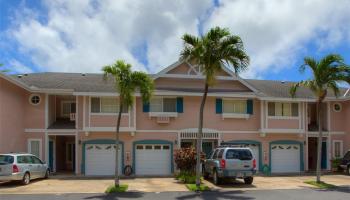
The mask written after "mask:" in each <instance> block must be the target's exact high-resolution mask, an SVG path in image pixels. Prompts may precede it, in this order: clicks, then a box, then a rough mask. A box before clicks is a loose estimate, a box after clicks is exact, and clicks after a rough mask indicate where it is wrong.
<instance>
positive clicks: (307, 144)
mask: <svg viewBox="0 0 350 200" xmlns="http://www.w3.org/2000/svg"><path fill="white" fill-rule="evenodd" d="M305 144H306V145H304V148H305V149H304V150H305V152H306V158H304V159H305V170H306V171H307V170H309V132H305Z"/></svg>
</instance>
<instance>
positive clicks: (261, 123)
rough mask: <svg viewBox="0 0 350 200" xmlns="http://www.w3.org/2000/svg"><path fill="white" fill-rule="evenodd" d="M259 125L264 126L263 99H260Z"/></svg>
mask: <svg viewBox="0 0 350 200" xmlns="http://www.w3.org/2000/svg"><path fill="white" fill-rule="evenodd" d="M260 127H261V128H262V129H263V128H265V127H264V101H260Z"/></svg>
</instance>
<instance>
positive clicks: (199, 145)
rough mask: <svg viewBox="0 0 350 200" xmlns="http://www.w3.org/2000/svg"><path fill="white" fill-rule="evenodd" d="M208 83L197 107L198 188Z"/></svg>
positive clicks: (197, 184) (198, 185)
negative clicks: (198, 107)
mask: <svg viewBox="0 0 350 200" xmlns="http://www.w3.org/2000/svg"><path fill="white" fill-rule="evenodd" d="M208 87H209V86H208V84H207V83H206V84H205V88H204V94H203V97H202V102H201V107H200V109H199V125H198V134H197V148H196V150H197V152H196V153H197V155H196V157H197V160H196V186H197V189H198V190H199V187H200V183H201V180H200V178H201V172H200V171H201V152H202V134H203V112H204V105H205V101H206V99H207V95H208Z"/></svg>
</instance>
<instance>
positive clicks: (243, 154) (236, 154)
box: [226, 149, 253, 160]
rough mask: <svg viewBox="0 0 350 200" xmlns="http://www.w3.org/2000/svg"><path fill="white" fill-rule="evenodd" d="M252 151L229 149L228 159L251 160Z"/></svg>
mask: <svg viewBox="0 0 350 200" xmlns="http://www.w3.org/2000/svg"><path fill="white" fill-rule="evenodd" d="M252 158H253V156H252V153H251V152H250V151H249V150H246V149H229V150H227V152H226V159H239V160H251V159H252Z"/></svg>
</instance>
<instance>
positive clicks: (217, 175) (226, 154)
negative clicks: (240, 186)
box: [203, 147, 256, 185]
mask: <svg viewBox="0 0 350 200" xmlns="http://www.w3.org/2000/svg"><path fill="white" fill-rule="evenodd" d="M255 173H256V159H255V158H254V157H253V154H252V151H251V150H250V149H249V148H240V147H219V148H216V149H215V150H214V151H213V152H212V153H211V154H210V155H209V156H208V158H207V159H206V160H205V162H204V166H203V176H204V178H208V177H209V176H212V177H213V182H214V184H216V185H217V184H220V182H221V180H222V179H224V178H234V179H236V178H242V179H243V180H244V183H245V184H252V183H253V175H254V174H255Z"/></svg>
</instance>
